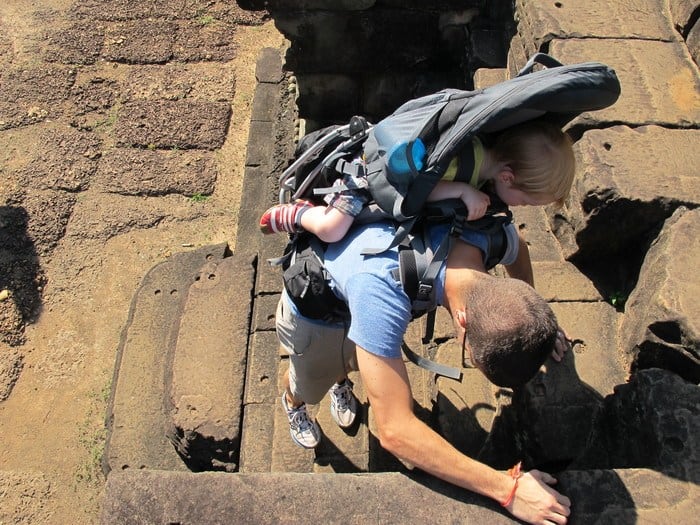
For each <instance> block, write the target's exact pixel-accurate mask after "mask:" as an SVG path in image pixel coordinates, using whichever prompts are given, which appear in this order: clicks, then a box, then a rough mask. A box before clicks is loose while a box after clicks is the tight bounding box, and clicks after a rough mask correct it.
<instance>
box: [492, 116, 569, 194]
mask: <svg viewBox="0 0 700 525" xmlns="http://www.w3.org/2000/svg"><path fill="white" fill-rule="evenodd" d="M492 151H493V157H494V159H495V160H496V161H497V162H499V163H503V164H505V165H506V166H507V168H508V169H510V171H511V172H512V174H513V176H512V178H511V180H510V181H508V184H507V186H506V188H511V189H515V190H518V191H519V192H522V193H524V194H526V197H530V199H527V198H526V199H525V201H524V202H520V203H519V204H549V203H551V202H555V203H557V204H558V205H559V206H561V205H562V204H564V201H565V200H566V198H567V197H568V196H569V192H570V191H571V185H572V184H573V180H574V172H575V169H576V161H575V159H574V151H573V147H572V141H571V138H569V136H568V135H567V134H566V133H564V132H563V131H562V130H561V128H560V127H559V126H557V125H555V124H552V123H549V122H546V121H541V120H535V121H530V122H525V123H523V124H518V125H516V126H513V127H512V128H508V129H507V130H505V131H503V132H502V133H501V134H499V135H498V136H497V137H496V140H495V143H494V145H493V148H492ZM503 188H504V187H503V185H502V184H499V183H498V180H497V181H496V191H497V192H498V193H499V196H500V197H501V199H502V200H503V201H504V202H506V204H513V203H509V202H507V196H506V198H504V195H501V191H503ZM499 189H500V190H501V191H499Z"/></svg>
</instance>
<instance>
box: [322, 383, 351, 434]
mask: <svg viewBox="0 0 700 525" xmlns="http://www.w3.org/2000/svg"><path fill="white" fill-rule="evenodd" d="M352 387H353V384H352V381H350V380H349V379H346V380H345V381H343V382H342V383H340V384H337V383H336V384H335V385H333V386H332V387H331V389H330V390H329V391H328V393H329V394H330V398H331V416H333V419H334V420H335V422H336V423H338V426H339V427H340V428H348V427H350V426H351V425H352V424H353V423H354V422H355V416H356V415H357V398H356V397H355V394H353V393H352Z"/></svg>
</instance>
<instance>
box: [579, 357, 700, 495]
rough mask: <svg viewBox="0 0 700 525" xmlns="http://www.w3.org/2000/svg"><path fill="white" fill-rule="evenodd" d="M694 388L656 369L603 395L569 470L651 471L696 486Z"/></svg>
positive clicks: (699, 432)
mask: <svg viewBox="0 0 700 525" xmlns="http://www.w3.org/2000/svg"><path fill="white" fill-rule="evenodd" d="M699 416H700V388H698V386H697V385H694V384H691V383H688V382H686V381H685V380H683V379H681V378H680V377H678V376H677V375H675V374H673V373H671V372H667V371H665V370H660V369H649V370H642V371H640V372H638V373H637V374H636V375H635V376H634V377H633V378H632V380H631V381H630V383H629V384H625V385H620V386H618V387H617V388H616V389H615V393H614V394H611V395H609V396H607V397H606V398H605V400H604V403H603V407H602V410H601V411H600V413H599V414H598V415H597V417H596V420H595V422H594V432H593V433H592V435H591V437H590V440H589V443H588V445H587V447H586V450H585V451H584V452H583V453H582V454H581V456H580V457H579V458H578V460H577V461H576V462H575V464H574V465H573V466H574V468H589V469H590V468H639V467H645V468H653V469H654V470H658V471H660V472H662V473H664V474H666V475H667V476H671V477H673V478H677V479H681V480H685V481H689V482H692V483H695V484H697V483H698V481H700V456H699V455H698V454H699V453H698V451H699V450H700V446H699V445H698V437H699V436H700V417H699Z"/></svg>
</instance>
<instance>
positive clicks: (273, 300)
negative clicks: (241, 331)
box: [251, 268, 280, 332]
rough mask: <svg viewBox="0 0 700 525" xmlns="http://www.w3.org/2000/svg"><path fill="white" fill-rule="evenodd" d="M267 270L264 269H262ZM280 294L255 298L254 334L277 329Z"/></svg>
mask: <svg viewBox="0 0 700 525" xmlns="http://www.w3.org/2000/svg"><path fill="white" fill-rule="evenodd" d="M262 270H263V271H264V270H265V269H264V268H263V269H262ZM279 298H280V296H279V294H257V295H256V297H255V312H254V315H253V324H252V326H251V331H252V332H257V331H263V330H274V329H275V312H276V310H277V303H278V302H279Z"/></svg>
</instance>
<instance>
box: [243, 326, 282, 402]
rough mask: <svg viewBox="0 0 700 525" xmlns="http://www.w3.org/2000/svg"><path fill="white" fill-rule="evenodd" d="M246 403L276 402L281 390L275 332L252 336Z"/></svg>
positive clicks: (257, 333)
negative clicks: (278, 379) (279, 386)
mask: <svg viewBox="0 0 700 525" xmlns="http://www.w3.org/2000/svg"><path fill="white" fill-rule="evenodd" d="M250 345H251V346H250V351H249V352H248V371H247V372H246V388H245V398H244V400H243V401H244V403H245V404H246V405H254V404H272V405H274V404H276V403H278V402H279V399H278V398H279V395H280V393H281V391H280V390H279V388H278V386H277V377H278V376H279V367H280V355H279V346H280V344H279V340H278V339H277V334H276V333H275V332H254V333H253V335H252V336H251V338H250Z"/></svg>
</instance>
